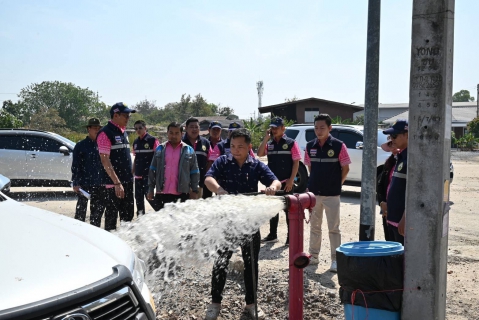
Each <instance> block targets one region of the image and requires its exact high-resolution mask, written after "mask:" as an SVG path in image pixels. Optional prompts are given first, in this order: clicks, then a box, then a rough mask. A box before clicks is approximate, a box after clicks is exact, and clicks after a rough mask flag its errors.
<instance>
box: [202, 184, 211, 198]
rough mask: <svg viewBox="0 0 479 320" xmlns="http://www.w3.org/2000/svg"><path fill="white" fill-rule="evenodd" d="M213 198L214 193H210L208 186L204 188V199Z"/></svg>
mask: <svg viewBox="0 0 479 320" xmlns="http://www.w3.org/2000/svg"><path fill="white" fill-rule="evenodd" d="M212 196H213V192H211V191H210V189H208V188H207V187H206V186H204V187H203V196H202V198H203V199H207V198H211V197H212Z"/></svg>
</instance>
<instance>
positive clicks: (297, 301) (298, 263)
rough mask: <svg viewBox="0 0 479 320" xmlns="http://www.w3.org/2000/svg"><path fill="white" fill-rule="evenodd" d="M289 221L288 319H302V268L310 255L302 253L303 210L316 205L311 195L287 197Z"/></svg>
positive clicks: (310, 208)
mask: <svg viewBox="0 0 479 320" xmlns="http://www.w3.org/2000/svg"><path fill="white" fill-rule="evenodd" d="M285 198H286V205H287V210H288V219H289V319H290V320H298V319H303V268H305V267H307V266H308V264H309V259H310V258H311V255H309V254H307V253H305V252H303V241H304V240H303V239H304V235H303V220H304V219H305V217H304V210H305V209H308V210H312V209H313V208H314V206H315V205H316V198H315V196H314V194H313V193H311V192H307V193H301V194H295V195H287V196H285Z"/></svg>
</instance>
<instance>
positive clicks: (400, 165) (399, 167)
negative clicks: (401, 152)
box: [398, 162, 403, 171]
mask: <svg viewBox="0 0 479 320" xmlns="http://www.w3.org/2000/svg"><path fill="white" fill-rule="evenodd" d="M402 167H403V163H402V162H401V163H400V164H399V165H398V171H401V170H402Z"/></svg>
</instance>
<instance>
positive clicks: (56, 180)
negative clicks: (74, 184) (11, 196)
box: [0, 129, 75, 186]
mask: <svg viewBox="0 0 479 320" xmlns="http://www.w3.org/2000/svg"><path fill="white" fill-rule="evenodd" d="M74 147H75V143H74V142H72V141H70V140H68V139H67V138H64V137H62V136H60V135H58V134H56V133H52V132H46V131H40V130H28V129H0V174H3V175H4V176H6V177H8V178H10V180H11V181H12V186H26V185H31V186H50V185H59V186H70V180H71V175H72V174H71V164H72V152H73V148H74Z"/></svg>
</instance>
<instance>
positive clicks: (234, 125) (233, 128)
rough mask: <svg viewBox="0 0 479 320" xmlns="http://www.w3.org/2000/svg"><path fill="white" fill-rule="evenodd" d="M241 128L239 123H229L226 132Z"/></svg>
mask: <svg viewBox="0 0 479 320" xmlns="http://www.w3.org/2000/svg"><path fill="white" fill-rule="evenodd" d="M240 128H241V123H239V122H236V121H235V122H231V123H230V125H229V126H228V130H236V129H240Z"/></svg>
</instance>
